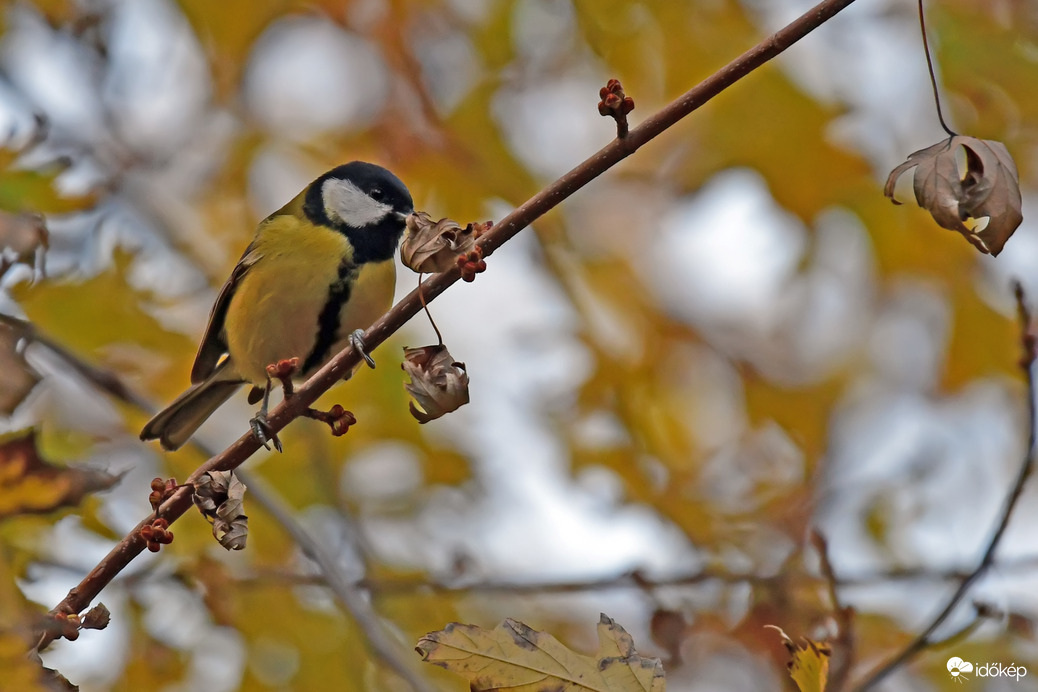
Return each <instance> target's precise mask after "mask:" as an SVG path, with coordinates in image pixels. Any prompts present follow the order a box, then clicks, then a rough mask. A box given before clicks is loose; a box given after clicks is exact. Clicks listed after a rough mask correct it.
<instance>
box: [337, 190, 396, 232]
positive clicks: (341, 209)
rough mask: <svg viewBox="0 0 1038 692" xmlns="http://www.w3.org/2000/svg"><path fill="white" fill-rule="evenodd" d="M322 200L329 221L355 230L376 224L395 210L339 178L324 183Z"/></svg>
mask: <svg viewBox="0 0 1038 692" xmlns="http://www.w3.org/2000/svg"><path fill="white" fill-rule="evenodd" d="M321 198H322V199H323V200H324V211H325V213H327V214H328V218H329V219H331V220H332V221H341V222H342V223H345V224H346V225H348V226H353V227H355V228H360V227H362V226H370V225H372V224H376V223H378V222H379V221H381V220H382V219H384V218H386V216H387V215H388V214H389V213H390V212H391V211H392V210H393V208H392V207H390V206H389V205H388V204H385V203H384V202H379V201H377V200H373V199H371V198H370V197H368V195H367V194H365V192H364V191H363V190H361V189H360V188H359V187H357V186H356V185H354V184H353V183H351V182H350V181H348V180H341V179H339V178H330V179H329V180H326V181H324V185H322V186H321Z"/></svg>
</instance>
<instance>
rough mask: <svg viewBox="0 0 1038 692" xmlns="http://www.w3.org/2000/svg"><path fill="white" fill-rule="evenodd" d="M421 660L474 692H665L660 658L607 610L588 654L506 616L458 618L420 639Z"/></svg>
mask: <svg viewBox="0 0 1038 692" xmlns="http://www.w3.org/2000/svg"><path fill="white" fill-rule="evenodd" d="M416 650H417V651H418V653H420V654H421V655H422V660H423V661H427V662H429V663H432V664H433V665H437V666H440V667H442V668H446V669H447V670H449V671H451V672H453V673H457V674H459V675H461V676H463V677H464V678H465V679H467V680H468V681H469V682H470V684H471V687H470V689H471V690H473V692H480V691H481V690H500V689H507V690H509V692H549V691H550V692H586V691H587V690H593V691H594V692H663V690H665V689H666V682H665V680H664V676H663V664H662V663H660V660H659V659H658V658H644V657H642V656H639V655H638V653H637V652H636V651H635V650H634V640H632V639H631V635H629V634H627V632H626V631H625V630H624V628H623V627H621V626H620V625H618V624H616V622H614V621H613V620H612V619H611V618H609V617H606V616H605V615H602V618H601V620H600V621H599V624H598V652H597V653H596V655H595V656H594V657H591V656H583V655H581V654H577V653H574V652H573V651H571V650H569V649H567V648H566V647H565V646H563V645H562V644H561V643H559V640H557V639H556V638H555V637H553V636H551V635H550V634H547V633H545V632H537V631H535V630H532V629H530V628H529V627H527V626H526V625H524V624H523V623H521V622H517V621H516V620H512V619H511V618H509V619H507V620H505V621H504V622H502V623H501V624H500V625H498V626H497V627H496V628H495V629H493V630H485V629H483V628H481V627H476V626H474V625H461V624H458V623H453V624H451V625H448V626H447V628H446V629H443V630H440V631H439V632H431V633H430V634H427V635H425V636H424V637H422V638H421V639H419V640H418V646H417V647H416Z"/></svg>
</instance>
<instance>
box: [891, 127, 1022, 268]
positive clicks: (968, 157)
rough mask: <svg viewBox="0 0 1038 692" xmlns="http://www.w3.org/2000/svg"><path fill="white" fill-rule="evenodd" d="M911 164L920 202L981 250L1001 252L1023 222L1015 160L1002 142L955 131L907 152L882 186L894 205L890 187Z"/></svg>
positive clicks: (946, 225) (939, 222) (892, 192)
mask: <svg viewBox="0 0 1038 692" xmlns="http://www.w3.org/2000/svg"><path fill="white" fill-rule="evenodd" d="M963 159H964V160H963ZM912 168H915V173H914V176H913V181H912V186H913V190H914V192H915V199H916V202H917V203H918V204H919V206H920V207H922V208H923V209H926V210H927V211H929V212H930V214H931V216H933V218H934V221H936V222H937V223H938V224H939V225H940V226H941V227H943V228H947V229H949V230H952V231H958V232H959V233H961V234H962V235H963V236H965V238H966V239H967V240H969V241H970V243H972V244H973V245H974V246H975V247H976V248H977V249H978V250H980V251H981V252H983V253H985V254H986V253H991V254H992V255H997V254H998V253H999V252H1001V251H1002V247H1003V246H1004V245H1005V243H1006V241H1007V240H1009V237H1010V236H1012V235H1013V232H1014V231H1015V230H1016V229H1017V227H1018V226H1019V225H1020V222H1021V221H1023V218H1024V217H1023V213H1022V211H1021V209H1022V206H1021V198H1020V179H1019V176H1018V175H1017V172H1016V164H1015V163H1014V162H1013V157H1012V156H1010V154H1009V150H1008V149H1006V147H1005V145H1004V144H1002V143H1001V142H995V141H992V140H987V139H977V138H975V137H966V136H963V135H955V136H953V137H950V138H948V139H946V140H944V141H942V142H938V143H937V144H934V145H933V146H931V147H927V148H926V149H921V150H919V151H917V152H914V153H912V154H911V155H909V157H908V160H907V161H905V162H904V163H902V164H901V165H900V166H898V167H897V168H895V169H894V170H893V171H891V172H890V175H889V176H888V177H887V184H886V185H885V186H884V188H883V194H885V195H886V196H887V197H889V198H890V199H891V200H892V201H893V202H894V203H895V204H900V202H898V201H897V200H896V199H894V186H895V185H896V184H897V181H898V179H899V178H900V177H901V176H902V175H903V174H904V173H906V172H908V171H909V170H911V169H912Z"/></svg>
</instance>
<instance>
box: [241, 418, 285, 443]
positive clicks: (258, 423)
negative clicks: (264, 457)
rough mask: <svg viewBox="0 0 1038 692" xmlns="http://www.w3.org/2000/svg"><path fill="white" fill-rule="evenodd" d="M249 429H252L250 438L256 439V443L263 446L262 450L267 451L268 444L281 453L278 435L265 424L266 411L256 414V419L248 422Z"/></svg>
mask: <svg viewBox="0 0 1038 692" xmlns="http://www.w3.org/2000/svg"><path fill="white" fill-rule="evenodd" d="M249 428H251V429H252V436H253V437H255V438H256V441H257V442H259V443H260V444H261V445H263V448H264V449H267V450H269V449H270V446H269V444H268V443H270V444H273V445H274V449H276V450H277V451H278V452H281V451H282V449H281V440H279V439H278V434H277V433H276V432H274V431H273V430H271V429H270V424H269V423H267V413H266V411H260V412H259V413H257V414H256V417H255V418H253V419H252V420H250V421H249Z"/></svg>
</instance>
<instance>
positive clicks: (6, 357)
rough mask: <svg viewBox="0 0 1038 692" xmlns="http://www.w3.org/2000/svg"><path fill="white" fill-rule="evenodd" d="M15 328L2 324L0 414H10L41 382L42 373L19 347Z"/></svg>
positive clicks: (0, 337) (0, 334)
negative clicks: (29, 362) (27, 360)
mask: <svg viewBox="0 0 1038 692" xmlns="http://www.w3.org/2000/svg"><path fill="white" fill-rule="evenodd" d="M18 342H19V336H18V334H17V333H16V332H15V330H13V329H11V328H10V327H7V326H2V325H0V415H4V416H9V415H11V414H12V413H14V410H15V409H16V408H18V406H19V404H21V403H22V402H23V401H25V397H27V396H29V392H31V391H32V390H33V387H35V386H36V385H37V384H39V382H40V374H39V373H38V372H36V370H35V369H34V368H33V367H32V366H31V365H29V364H28V363H27V362H26V361H25V357H24V356H23V355H22V353H21V352H20V351H19V349H18Z"/></svg>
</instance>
